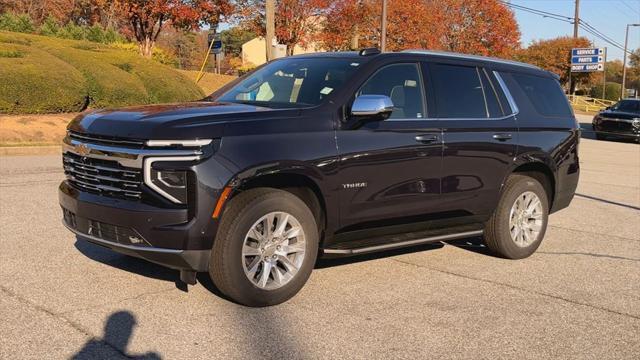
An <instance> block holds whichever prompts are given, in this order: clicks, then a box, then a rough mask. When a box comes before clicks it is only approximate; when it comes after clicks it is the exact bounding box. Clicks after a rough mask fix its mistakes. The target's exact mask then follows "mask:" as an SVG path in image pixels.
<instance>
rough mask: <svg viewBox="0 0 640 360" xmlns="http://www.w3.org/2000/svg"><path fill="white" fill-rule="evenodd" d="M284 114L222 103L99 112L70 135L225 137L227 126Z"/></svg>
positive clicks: (77, 122) (78, 124)
mask: <svg viewBox="0 0 640 360" xmlns="http://www.w3.org/2000/svg"><path fill="white" fill-rule="evenodd" d="M281 111H282V110H274V109H270V108H264V107H259V106H254V105H243V104H236V103H222V102H206V101H202V102H189V103H180V104H162V105H146V106H135V107H127V108H122V109H110V110H96V111H92V112H88V113H85V114H81V115H80V116H78V117H76V118H75V119H74V120H73V121H72V122H71V123H70V124H69V126H68V129H69V130H71V131H76V132H79V133H87V134H91V135H100V136H109V137H118V138H129V139H142V140H147V139H178V140H180V139H194V138H216V137H220V136H222V129H223V128H224V124H226V123H228V122H229V121H237V120H242V119H250V120H260V119H264V118H269V117H273V116H274V115H276V113H279V112H281Z"/></svg>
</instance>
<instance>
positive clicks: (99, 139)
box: [69, 131, 145, 149]
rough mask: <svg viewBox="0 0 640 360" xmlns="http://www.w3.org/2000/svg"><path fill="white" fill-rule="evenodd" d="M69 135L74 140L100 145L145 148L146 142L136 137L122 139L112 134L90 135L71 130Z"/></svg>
mask: <svg viewBox="0 0 640 360" xmlns="http://www.w3.org/2000/svg"><path fill="white" fill-rule="evenodd" d="M69 137H70V138H71V139H73V140H78V141H81V142H89V143H92V144H100V145H110V146H124V147H132V148H139V149H141V148H143V147H144V145H145V142H144V141H143V140H135V139H122V138H116V137H112V136H102V135H90V134H83V133H79V132H75V131H69Z"/></svg>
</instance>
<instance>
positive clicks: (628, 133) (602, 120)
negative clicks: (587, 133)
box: [592, 99, 640, 141]
mask: <svg viewBox="0 0 640 360" xmlns="http://www.w3.org/2000/svg"><path fill="white" fill-rule="evenodd" d="M592 126H593V131H594V132H595V133H596V138H597V139H598V140H604V139H606V138H608V137H619V138H625V139H635V140H636V141H640V100H639V99H624V100H620V101H618V102H617V103H616V104H615V105H612V106H609V107H607V108H606V109H605V110H604V111H601V112H600V113H598V115H596V116H594V117H593V122H592Z"/></svg>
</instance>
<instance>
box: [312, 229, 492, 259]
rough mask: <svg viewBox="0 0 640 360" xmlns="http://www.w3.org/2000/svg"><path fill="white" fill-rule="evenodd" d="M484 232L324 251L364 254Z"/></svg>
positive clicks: (477, 234)
mask: <svg viewBox="0 0 640 360" xmlns="http://www.w3.org/2000/svg"><path fill="white" fill-rule="evenodd" d="M482 233H483V231H482V230H474V231H465V232H461V233H456V234H448V235H438V236H431V237H426V238H422V239H414V240H407V241H400V242H394V243H388V244H381V245H375V246H366V247H361V248H355V249H323V251H324V253H325V254H341V255H356V254H362V253H367V252H372V251H379V250H390V249H396V248H402V247H407V246H413V245H421V244H426V243H431V242H437V241H446V240H455V239H463V238H468V237H472V236H479V235H482Z"/></svg>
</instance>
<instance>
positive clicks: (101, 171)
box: [62, 152, 142, 200]
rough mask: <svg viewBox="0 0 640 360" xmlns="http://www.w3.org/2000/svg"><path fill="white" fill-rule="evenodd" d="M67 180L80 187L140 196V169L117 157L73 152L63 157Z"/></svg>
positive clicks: (98, 192) (112, 194) (120, 195)
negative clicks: (102, 158)
mask: <svg viewBox="0 0 640 360" xmlns="http://www.w3.org/2000/svg"><path fill="white" fill-rule="evenodd" d="M62 162H63V165H64V173H65V175H66V176H67V180H68V181H69V183H70V184H71V185H73V186H75V187H76V188H79V189H81V190H84V191H87V192H91V193H95V194H100V195H104V196H110V197H117V198H123V199H134V200H135V199H140V198H141V197H142V171H141V170H140V169H135V168H126V167H123V166H121V165H120V164H119V163H118V162H116V161H110V160H101V159H93V158H88V157H83V156H80V155H76V154H73V153H69V152H67V153H65V154H64V155H63V157H62Z"/></svg>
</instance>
